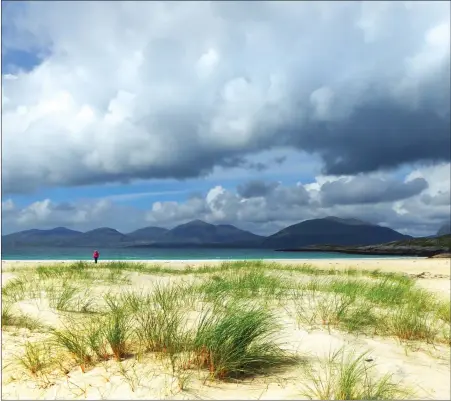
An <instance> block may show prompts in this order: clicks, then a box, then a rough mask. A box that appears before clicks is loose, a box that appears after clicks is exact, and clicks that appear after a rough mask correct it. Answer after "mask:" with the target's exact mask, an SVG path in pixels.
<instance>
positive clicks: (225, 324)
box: [191, 303, 287, 379]
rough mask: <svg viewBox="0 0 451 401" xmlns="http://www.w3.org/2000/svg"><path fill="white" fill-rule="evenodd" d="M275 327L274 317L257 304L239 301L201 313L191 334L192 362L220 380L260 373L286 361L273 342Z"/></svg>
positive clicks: (283, 354) (276, 326)
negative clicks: (217, 309) (252, 304)
mask: <svg viewBox="0 0 451 401" xmlns="http://www.w3.org/2000/svg"><path fill="white" fill-rule="evenodd" d="M278 328H279V327H278V325H277V324H276V321H275V319H274V316H273V315H272V314H271V313H270V312H268V311H267V310H266V309H264V308H262V307H259V306H251V305H246V306H245V305H243V304H241V303H240V304H233V305H229V306H227V307H225V308H224V309H223V310H222V312H216V313H214V314H213V313H211V312H210V313H208V312H207V313H204V314H203V316H202V318H201V320H200V324H199V326H198V328H197V330H196V333H195V335H194V340H193V350H194V354H195V357H194V359H193V360H192V361H191V363H193V364H194V365H195V366H198V367H200V368H207V369H208V370H209V372H210V375H211V377H214V378H219V379H225V378H232V377H233V378H239V377H241V376H247V375H254V374H259V373H263V372H264V371H266V370H267V369H269V368H271V367H275V366H278V365H280V364H282V363H285V362H287V357H286V355H285V353H284V352H283V350H282V349H281V348H280V347H279V346H278V345H277V344H276V343H275V341H274V334H275V333H276V332H277V330H278Z"/></svg>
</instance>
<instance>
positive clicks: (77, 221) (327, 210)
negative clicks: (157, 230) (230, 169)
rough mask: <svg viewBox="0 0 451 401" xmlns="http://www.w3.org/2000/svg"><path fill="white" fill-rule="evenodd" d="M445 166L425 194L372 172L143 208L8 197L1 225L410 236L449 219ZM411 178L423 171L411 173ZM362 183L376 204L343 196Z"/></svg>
mask: <svg viewBox="0 0 451 401" xmlns="http://www.w3.org/2000/svg"><path fill="white" fill-rule="evenodd" d="M445 167H447V168H448V169H449V168H450V167H451V165H450V164H447V165H446V166H441V167H435V168H430V169H429V170H428V171H429V174H425V179H426V180H427V182H428V185H429V187H428V188H427V189H426V190H425V191H424V192H426V191H429V192H428V193H426V194H425V193H421V192H420V193H418V191H414V192H411V191H410V190H409V188H410V184H409V183H411V182H413V179H412V177H413V176H414V174H412V175H411V176H410V177H407V178H406V180H405V183H403V181H402V180H398V181H396V180H395V179H394V178H393V177H386V178H384V179H382V178H381V177H377V176H373V175H370V176H360V177H359V180H358V181H357V182H354V180H347V179H346V180H343V179H342V178H335V179H333V178H331V177H318V178H317V179H316V182H313V183H312V182H311V183H306V184H305V185H302V184H300V183H297V184H295V185H284V184H282V183H277V182H269V183H259V182H257V181H254V182H249V183H243V184H242V186H241V187H239V188H238V189H237V190H236V191H233V190H230V189H226V188H224V187H222V186H220V185H216V186H213V187H212V188H211V189H210V190H209V191H207V192H206V194H205V195H204V196H201V195H198V196H194V197H191V198H189V199H187V200H186V201H182V202H176V201H165V202H161V201H160V202H154V203H153V204H149V207H148V210H139V209H136V208H133V207H128V206H125V205H123V204H121V203H117V202H114V201H113V200H115V199H114V198H113V197H109V198H106V199H98V200H91V201H77V202H75V203H73V204H55V203H53V202H51V201H50V200H49V199H46V200H43V201H40V202H35V203H32V204H31V205H29V206H27V207H25V208H22V209H21V208H14V205H13V203H12V201H4V202H3V203H2V208H3V211H4V212H5V210H8V211H9V212H8V213H4V221H3V228H4V229H5V228H6V231H7V232H11V231H15V230H22V229H27V228H36V227H37V228H51V227H55V226H69V227H71V228H77V229H81V230H86V229H92V228H96V227H101V226H111V227H113V228H116V229H119V230H121V231H123V232H128V231H131V230H133V229H137V228H141V227H143V226H146V225H157V226H164V227H173V226H175V225H177V224H181V223H185V222H187V221H190V220H193V219H202V220H205V221H207V222H211V223H217V224H220V223H227V224H235V225H236V226H238V227H241V228H245V229H249V230H251V231H254V232H256V233H261V234H270V233H272V232H275V231H277V230H279V229H281V228H283V227H285V226H287V225H290V224H294V223H296V222H299V221H302V220H306V219H311V218H321V217H325V216H329V215H333V216H338V217H345V218H346V217H353V218H360V219H362V220H366V221H369V222H372V223H376V224H382V225H388V226H389V227H391V228H394V229H397V230H400V231H402V232H405V233H408V234H412V235H430V234H433V233H435V232H436V230H437V229H438V228H439V226H440V225H441V224H442V223H443V222H444V221H447V220H449V218H450V206H451V199H450V194H449V187H450V179H449V176H448V178H447V177H446V176H445V177H444V176H443V171H444V169H445ZM431 172H432V173H431ZM423 173H424V172H423ZM426 176H427V178H426ZM415 178H416V179H419V178H422V176H420V173H419V172H416V177H415ZM443 181H445V182H443ZM365 182H366V184H365ZM396 182H397V184H396ZM387 183H389V185H390V188H392V189H391V190H390V191H389V192H387V191H386V188H387V186H386V185H388V184H387ZM325 184H334V185H335V192H334V196H335V197H337V196H338V197H341V199H342V200H343V199H347V200H349V204H346V202H344V201H341V202H338V204H337V203H332V204H328V203H323V202H321V200H322V196H323V195H324V191H325V188H323V185H325ZM336 184H338V185H336ZM365 185H367V186H368V185H370V186H372V187H374V188H373V190H372V191H370V192H369V194H370V195H371V198H372V199H373V203H368V200H369V199H367V197H368V196H367V193H366V192H365V193H364V194H365V196H364V197H363V198H362V200H361V202H360V203H358V202H357V200H358V199H359V197H358V196H354V197H352V198H351V199H348V198H347V194H348V193H349V192H356V191H357V192H358V191H359V189H360V188H361V187H362V186H365ZM445 185H447V186H448V187H447V188H448V189H447V193H445V192H443V188H444V186H445ZM430 188H435V189H436V191H432V192H431V191H430ZM393 191H397V192H398V195H397V199H396V200H395V201H394V202H393V201H392V202H387V201H386V200H385V198H384V197H386V198H389V199H391V198H393V194H392V192H393ZM399 194H401V195H399ZM131 195H137V194H131ZM138 195H141V194H138ZM403 197H404V198H403ZM117 200H123V199H121V198H119V199H117ZM124 216H126V218H124Z"/></svg>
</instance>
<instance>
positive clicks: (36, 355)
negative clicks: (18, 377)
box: [18, 342, 51, 375]
mask: <svg viewBox="0 0 451 401" xmlns="http://www.w3.org/2000/svg"><path fill="white" fill-rule="evenodd" d="M49 355H50V350H49V349H48V348H47V347H45V346H44V345H43V344H37V343H30V342H27V343H25V353H24V354H23V355H22V356H20V357H18V359H19V362H20V364H21V365H22V366H23V367H25V368H26V369H27V370H29V371H30V372H31V374H33V375H36V374H37V373H40V372H43V371H45V370H46V369H47V368H48V367H49V366H50V364H51V359H50V356H49Z"/></svg>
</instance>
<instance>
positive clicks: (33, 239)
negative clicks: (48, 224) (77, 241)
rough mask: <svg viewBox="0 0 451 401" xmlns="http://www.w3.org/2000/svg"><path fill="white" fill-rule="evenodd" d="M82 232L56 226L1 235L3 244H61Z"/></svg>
mask: <svg viewBox="0 0 451 401" xmlns="http://www.w3.org/2000/svg"><path fill="white" fill-rule="evenodd" d="M81 234H83V233H82V232H80V231H75V230H70V229H68V228H65V227H57V228H53V229H51V230H38V229H31V230H26V231H20V232H17V233H13V234H9V235H3V236H2V245H3V246H20V245H41V246H42V245H52V246H53V245H56V246H57V245H63V244H65V243H66V242H68V241H70V240H71V239H73V238H76V237H78V236H79V235H81Z"/></svg>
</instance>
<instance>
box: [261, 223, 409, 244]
mask: <svg viewBox="0 0 451 401" xmlns="http://www.w3.org/2000/svg"><path fill="white" fill-rule="evenodd" d="M407 238H412V237H410V236H408V235H404V234H401V233H398V232H397V231H395V230H392V229H391V228H388V227H381V226H378V225H374V224H370V223H367V222H364V221H360V220H356V219H340V218H338V217H332V216H331V217H326V218H323V219H314V220H306V221H303V222H302V223H298V224H294V225H292V226H289V227H287V228H284V229H283V230H280V231H279V232H277V233H276V234H273V235H271V236H269V237H267V238H266V239H265V240H264V241H263V244H262V245H263V246H264V247H265V248H273V249H280V248H283V249H285V248H299V247H305V246H309V245H326V244H329V245H371V244H380V243H383V242H390V241H396V240H402V239H407Z"/></svg>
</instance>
